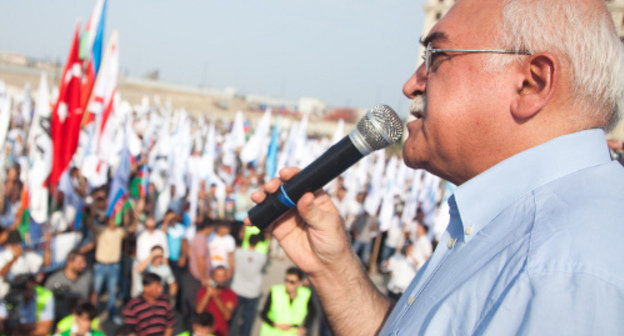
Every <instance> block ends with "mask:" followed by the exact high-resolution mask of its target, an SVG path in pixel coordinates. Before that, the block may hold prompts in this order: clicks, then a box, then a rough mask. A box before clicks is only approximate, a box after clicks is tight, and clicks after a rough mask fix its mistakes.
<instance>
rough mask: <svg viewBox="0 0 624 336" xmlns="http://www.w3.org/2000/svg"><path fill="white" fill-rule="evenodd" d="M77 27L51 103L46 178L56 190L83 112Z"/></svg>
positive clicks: (74, 143) (72, 152)
mask: <svg viewBox="0 0 624 336" xmlns="http://www.w3.org/2000/svg"><path fill="white" fill-rule="evenodd" d="M79 30H80V24H77V25H76V32H75V33H74V41H73V42H72V46H71V51H70V52H69V57H68V58H67V64H66V65H65V70H64V71H63V76H62V77H61V83H60V85H59V96H58V99H57V101H56V104H55V105H54V110H52V120H51V128H52V130H51V132H52V148H53V157H52V171H51V172H50V176H49V177H48V185H49V187H50V189H51V190H55V189H56V184H57V183H58V181H59V179H60V178H61V174H63V171H65V169H67V166H68V165H69V162H70V161H71V159H72V157H73V156H74V153H75V152H76V148H78V136H79V135H80V124H81V122H82V116H83V111H84V110H83V107H82V104H81V99H80V96H81V78H82V63H81V61H80V57H79V54H78V51H79V50H78V49H79V38H78V33H79Z"/></svg>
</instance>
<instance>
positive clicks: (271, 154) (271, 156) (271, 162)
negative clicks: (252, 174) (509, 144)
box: [264, 118, 280, 181]
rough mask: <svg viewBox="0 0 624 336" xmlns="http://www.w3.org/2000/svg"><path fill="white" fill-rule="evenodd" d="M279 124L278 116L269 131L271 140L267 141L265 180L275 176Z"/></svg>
mask: <svg viewBox="0 0 624 336" xmlns="http://www.w3.org/2000/svg"><path fill="white" fill-rule="evenodd" d="M279 124H280V119H279V118H278V119H277V121H276V122H275V125H274V126H273V132H272V133H271V142H270V143H269V151H268V153H267V158H266V164H265V167H264V171H265V177H266V180H267V181H268V180H270V179H272V178H273V177H275V173H276V172H277V153H278V152H279Z"/></svg>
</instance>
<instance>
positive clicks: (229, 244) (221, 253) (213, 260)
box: [208, 233, 236, 269]
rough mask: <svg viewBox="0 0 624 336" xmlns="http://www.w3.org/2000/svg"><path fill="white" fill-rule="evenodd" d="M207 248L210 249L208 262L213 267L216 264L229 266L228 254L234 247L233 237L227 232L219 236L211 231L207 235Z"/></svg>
mask: <svg viewBox="0 0 624 336" xmlns="http://www.w3.org/2000/svg"><path fill="white" fill-rule="evenodd" d="M208 248H209V249H210V264H211V267H212V268H213V269H214V268H215V267H217V266H225V267H226V268H229V265H228V254H230V253H233V252H234V249H236V242H235V241H234V237H232V236H231V235H229V234H227V235H225V236H223V237H220V236H219V235H217V234H216V233H213V234H211V235H210V236H208Z"/></svg>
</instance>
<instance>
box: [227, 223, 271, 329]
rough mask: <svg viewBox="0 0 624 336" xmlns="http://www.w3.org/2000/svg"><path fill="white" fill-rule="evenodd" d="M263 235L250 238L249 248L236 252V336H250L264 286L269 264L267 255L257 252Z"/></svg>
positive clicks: (234, 284) (234, 281) (234, 321)
mask: <svg viewBox="0 0 624 336" xmlns="http://www.w3.org/2000/svg"><path fill="white" fill-rule="evenodd" d="M263 239H264V237H263V236H262V235H259V234H257V235H253V236H251V237H249V248H248V249H243V248H237V249H236V251H235V252H234V263H235V264H236V265H238V266H237V267H236V271H235V272H234V277H233V279H232V290H233V291H234V292H235V293H236V299H237V301H238V307H237V308H236V312H235V313H234V319H233V321H232V331H235V332H233V334H235V335H241V336H249V335H250V334H251V327H252V326H253V322H254V319H255V318H256V312H257V311H258V302H259V301H260V294H261V292H260V290H261V288H260V287H261V286H262V270H263V268H264V266H265V265H266V262H267V255H266V254H265V253H261V252H258V251H256V246H257V245H258V242H260V241H262V240H263Z"/></svg>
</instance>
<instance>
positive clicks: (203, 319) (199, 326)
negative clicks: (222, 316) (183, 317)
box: [177, 313, 214, 336]
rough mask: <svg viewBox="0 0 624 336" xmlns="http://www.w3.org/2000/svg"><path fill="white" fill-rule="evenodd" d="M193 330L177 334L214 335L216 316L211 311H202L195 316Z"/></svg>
mask: <svg viewBox="0 0 624 336" xmlns="http://www.w3.org/2000/svg"><path fill="white" fill-rule="evenodd" d="M192 321H193V323H192V329H191V331H190V332H189V331H185V332H183V333H179V334H178V335H177V336H212V333H213V331H214V317H212V315H211V314H210V313H201V314H196V315H195V316H193V319H192Z"/></svg>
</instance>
